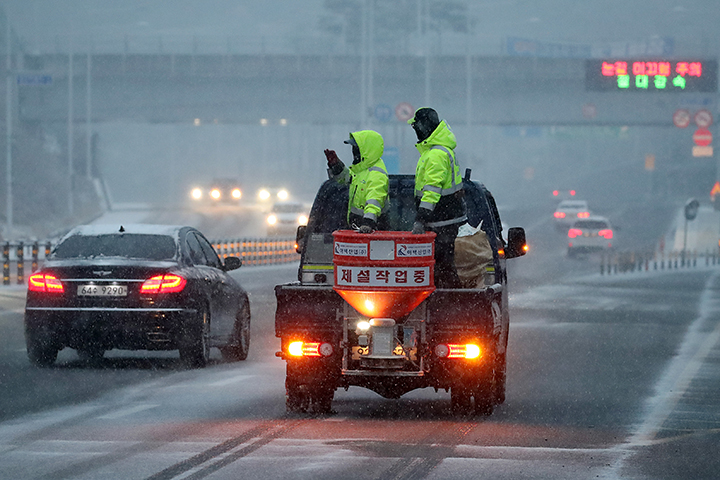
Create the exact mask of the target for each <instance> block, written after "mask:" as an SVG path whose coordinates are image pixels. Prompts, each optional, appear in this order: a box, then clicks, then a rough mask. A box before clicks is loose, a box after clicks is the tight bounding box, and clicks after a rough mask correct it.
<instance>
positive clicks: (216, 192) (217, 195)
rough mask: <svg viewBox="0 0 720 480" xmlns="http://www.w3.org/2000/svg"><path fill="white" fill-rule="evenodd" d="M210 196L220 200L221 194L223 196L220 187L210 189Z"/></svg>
mask: <svg viewBox="0 0 720 480" xmlns="http://www.w3.org/2000/svg"><path fill="white" fill-rule="evenodd" d="M210 196H211V197H212V198H213V199H215V200H219V199H220V196H221V195H220V189H218V188H213V189H212V190H210Z"/></svg>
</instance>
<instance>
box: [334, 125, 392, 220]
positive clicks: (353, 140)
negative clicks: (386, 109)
mask: <svg viewBox="0 0 720 480" xmlns="http://www.w3.org/2000/svg"><path fill="white" fill-rule="evenodd" d="M344 143H346V144H348V145H350V146H351V147H352V153H353V163H352V165H351V166H350V167H347V166H345V164H344V163H343V162H342V161H341V160H340V159H339V158H338V156H337V153H335V151H334V150H325V158H326V159H327V163H328V177H329V178H330V179H331V180H335V181H337V182H339V183H343V184H346V185H349V186H350V191H349V200H348V214H347V221H348V225H349V226H350V228H354V229H357V230H359V231H360V232H361V233H371V232H373V231H375V230H378V229H384V228H383V227H384V225H383V224H384V222H383V220H384V217H382V213H383V212H384V211H385V210H386V209H387V202H388V174H387V168H385V162H383V159H382V154H383V150H384V142H383V138H382V135H380V134H379V133H378V132H376V131H373V130H361V131H358V132H353V133H351V134H350V138H349V139H348V140H345V142H344Z"/></svg>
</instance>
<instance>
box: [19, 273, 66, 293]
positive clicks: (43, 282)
mask: <svg viewBox="0 0 720 480" xmlns="http://www.w3.org/2000/svg"><path fill="white" fill-rule="evenodd" d="M28 290H30V291H31V292H46V293H63V292H64V291H65V289H64V288H63V285H62V282H60V280H58V279H57V278H56V277H55V275H51V274H49V273H40V272H39V273H34V274H32V275H30V277H28Z"/></svg>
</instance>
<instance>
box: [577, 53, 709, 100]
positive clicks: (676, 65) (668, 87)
mask: <svg viewBox="0 0 720 480" xmlns="http://www.w3.org/2000/svg"><path fill="white" fill-rule="evenodd" d="M585 68H586V71H585V87H586V89H587V90H589V91H606V92H676V93H678V92H717V84H718V80H717V70H718V62H717V60H715V59H710V60H699V59H688V60H683V59H681V60H663V59H635V60H625V59H606V60H586V67H585Z"/></svg>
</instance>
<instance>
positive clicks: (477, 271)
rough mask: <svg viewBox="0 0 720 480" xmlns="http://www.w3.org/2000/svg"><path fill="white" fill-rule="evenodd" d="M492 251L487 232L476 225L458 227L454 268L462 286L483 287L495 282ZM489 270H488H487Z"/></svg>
mask: <svg viewBox="0 0 720 480" xmlns="http://www.w3.org/2000/svg"><path fill="white" fill-rule="evenodd" d="M493 267H494V265H493V252H492V248H491V247H490V242H489V241H488V238H487V234H486V233H485V232H484V231H483V230H482V229H481V228H480V225H478V227H477V229H476V228H473V227H471V226H470V225H468V224H464V225H462V226H461V227H460V231H459V232H458V236H457V238H456V239H455V268H456V269H457V273H458V277H460V282H461V283H462V287H463V288H483V287H485V285H487V284H492V283H495V279H494V278H493V277H491V276H490V275H494V274H493V273H489V272H493V271H494V268H493ZM488 270H489V272H488Z"/></svg>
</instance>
